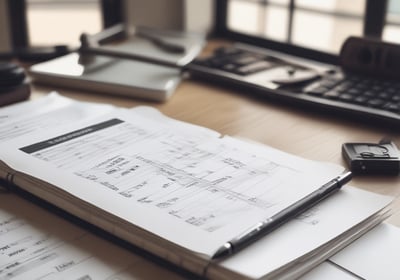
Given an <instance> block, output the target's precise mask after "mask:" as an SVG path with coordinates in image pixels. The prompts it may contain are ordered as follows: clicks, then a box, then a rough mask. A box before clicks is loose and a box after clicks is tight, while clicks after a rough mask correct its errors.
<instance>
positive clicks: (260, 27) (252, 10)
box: [217, 0, 400, 62]
mask: <svg viewBox="0 0 400 280" xmlns="http://www.w3.org/2000/svg"><path fill="white" fill-rule="evenodd" d="M217 4H218V5H217V20H218V26H217V32H219V33H220V34H222V35H225V36H228V37H231V38H232V39H236V40H243V41H247V42H249V43H253V44H258V45H261V46H268V47H270V48H277V49H279V50H281V51H287V52H291V53H294V54H296V55H301V56H305V57H307V56H310V57H315V56H316V55H319V58H321V59H320V60H323V61H327V62H333V61H336V59H337V55H338V53H339V51H340V48H341V45H342V43H343V42H344V41H345V40H346V38H347V37H349V36H370V37H379V38H383V39H385V40H390V41H396V40H397V41H400V3H399V1H398V0H351V1H348V0H323V1H321V0H223V1H217Z"/></svg>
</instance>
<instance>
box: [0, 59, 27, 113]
mask: <svg viewBox="0 0 400 280" xmlns="http://www.w3.org/2000/svg"><path fill="white" fill-rule="evenodd" d="M30 92H31V90H30V85H29V82H28V80H27V77H26V75H25V71H24V69H23V68H22V67H21V66H19V65H17V64H15V63H11V62H0V106H4V105H8V104H11V103H15V102H18V101H22V100H25V99H27V98H28V97H29V95H30Z"/></svg>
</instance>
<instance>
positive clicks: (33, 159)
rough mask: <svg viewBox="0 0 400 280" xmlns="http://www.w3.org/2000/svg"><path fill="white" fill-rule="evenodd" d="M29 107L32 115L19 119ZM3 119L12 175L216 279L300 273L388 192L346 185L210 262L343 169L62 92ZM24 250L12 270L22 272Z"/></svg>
mask: <svg viewBox="0 0 400 280" xmlns="http://www.w3.org/2000/svg"><path fill="white" fill-rule="evenodd" d="M39 103H40V104H42V105H43V106H40V107H38V106H37V104H39ZM30 108H32V110H29V109H30ZM20 110H26V111H28V112H32V113H31V115H30V116H27V115H25V116H23V117H18V115H17V114H16V112H17V111H20ZM0 119H7V122H2V123H0V135H4V136H3V139H2V140H1V141H0V146H1V148H2V149H1V150H0V159H1V160H2V164H1V165H0V176H1V177H2V178H3V179H6V180H8V181H10V182H11V183H14V184H16V185H17V186H19V187H20V188H22V189H24V190H26V191H28V192H30V193H32V194H34V195H36V196H38V197H40V198H42V199H44V200H47V201H48V202H50V203H52V204H54V205H57V206H58V207H60V208H62V209H64V210H65V211H68V212H70V213H72V214H73V215H76V216H78V217H80V218H81V219H83V220H86V221H87V222H88V223H91V224H94V225H96V226H98V227H100V228H102V229H104V230H106V231H108V232H110V233H112V234H114V235H116V236H118V237H120V238H122V239H125V240H127V241H129V242H131V243H132V244H134V245H136V246H138V247H141V248H143V249H145V250H147V251H149V252H151V253H153V254H155V255H157V256H159V257H161V258H164V259H166V260H167V261H169V262H171V263H174V264H175V265H178V266H180V267H182V268H183V269H186V270H189V271H191V272H193V273H195V274H198V275H204V276H206V277H208V278H211V279H232V278H238V279H260V278H262V279H293V278H294V277H298V276H300V275H302V274H304V273H305V272H307V271H308V270H310V269H311V268H313V267H314V266H316V265H317V264H319V263H321V262H323V261H324V260H325V259H327V258H329V257H330V256H331V255H332V254H334V253H335V252H337V251H338V250H339V249H341V248H343V247H344V246H345V245H347V244H348V243H349V242H351V241H353V240H354V239H355V238H357V237H359V236H360V235H362V234H364V233H365V232H366V231H368V230H369V229H370V228H371V227H373V226H375V225H376V224H377V223H379V222H380V221H381V220H382V219H384V218H385V217H386V215H387V211H386V206H387V205H388V204H389V203H390V201H391V198H389V197H385V196H380V195H376V194H372V193H368V192H364V191H361V190H357V189H353V188H351V187H344V189H343V190H341V191H340V192H338V193H337V194H335V195H334V196H332V197H330V198H329V199H327V200H326V201H324V202H323V203H320V204H318V205H317V206H316V207H314V208H312V209H311V210H309V211H308V212H307V213H304V214H303V215H302V216H301V217H299V218H297V219H295V220H293V221H291V222H289V223H287V224H285V225H283V226H282V227H280V228H279V229H277V230H275V231H274V232H272V233H271V234H268V235H267V236H265V237H264V238H262V239H260V240H258V241H257V242H255V243H253V244H252V245H250V246H248V247H247V248H245V249H244V250H242V251H241V252H239V253H237V254H235V255H233V256H231V257H229V258H227V259H223V260H212V259H211V257H212V256H213V255H214V253H215V252H216V250H218V249H219V248H220V247H221V246H222V245H223V244H224V243H225V242H226V241H228V240H231V239H232V238H234V237H236V236H237V235H238V234H240V233H241V232H243V231H245V230H246V229H248V228H250V227H251V226H253V225H255V224H256V223H257V222H259V221H262V220H265V219H267V218H268V217H270V216H271V215H274V214H275V213H278V212H279V211H281V210H283V209H286V207H288V206H289V205H292V204H293V203H294V202H295V201H298V200H299V199H300V198H302V197H304V196H305V195H307V194H309V193H310V192H312V191H314V190H315V189H318V188H319V187H320V186H321V185H323V184H324V183H326V182H327V181H329V180H330V179H331V178H333V177H335V176H337V174H340V172H342V171H343V168H342V167H340V166H337V165H332V164H328V163H321V162H314V161H309V160H306V159H302V158H298V157H295V156H293V155H289V154H286V153H283V152H281V151H278V150H275V149H273V148H271V147H266V146H262V145H258V144H257V145H256V144H250V143H247V142H244V141H240V140H238V139H235V138H231V137H227V136H225V137H220V135H219V134H218V133H217V132H215V131H212V130H209V129H207V128H203V127H198V126H194V125H191V124H187V123H183V122H179V121H176V120H173V119H170V118H167V117H165V116H163V115H161V114H160V113H159V112H158V111H156V110H154V109H152V108H149V107H139V108H136V109H132V110H126V109H121V108H115V107H111V106H105V105H101V104H88V103H81V102H76V101H72V100H69V99H66V98H62V97H59V96H58V95H56V94H53V95H50V96H48V97H47V98H44V99H42V100H37V101H34V102H27V103H22V104H19V105H16V106H13V107H10V108H6V109H4V110H3V111H0ZM15 127H18V128H20V129H19V130H14V128H15ZM350 212H351V213H352V215H347V213H350ZM338 217H340V219H339V218H338ZM5 246H7V244H6V245H5ZM23 252H25V251H22V252H21V254H18V256H22V255H24V253H23ZM15 256H16V255H14V254H9V255H8V258H5V260H4V264H5V266H4V267H5V268H6V267H9V268H10V269H11V271H14V269H16V267H14V266H12V265H11V266H10V264H12V263H13V262H14V261H15V260H14V259H13V257H15ZM82 269H85V268H82ZM89 270H90V269H89ZM19 271H20V270H19ZM86 272H87V273H89V272H88V271H86ZM0 273H1V271H0ZM7 273H8V272H7ZM0 275H1V274H0Z"/></svg>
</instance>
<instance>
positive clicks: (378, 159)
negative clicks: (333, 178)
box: [342, 141, 400, 175]
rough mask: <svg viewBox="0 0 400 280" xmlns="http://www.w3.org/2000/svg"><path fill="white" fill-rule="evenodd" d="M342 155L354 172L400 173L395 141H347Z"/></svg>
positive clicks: (373, 173)
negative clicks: (375, 142) (376, 142)
mask: <svg viewBox="0 0 400 280" xmlns="http://www.w3.org/2000/svg"><path fill="white" fill-rule="evenodd" d="M342 155H343V158H344V159H345V160H346V161H347V164H348V165H349V167H350V170H351V171H352V172H353V173H354V174H366V175H369V174H371V175H398V174H399V172H400V158H399V151H398V149H397V147H396V145H395V144H394V143H393V142H388V141H381V142H380V143H378V144H374V143H345V144H343V146H342Z"/></svg>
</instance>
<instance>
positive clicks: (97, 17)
mask: <svg viewBox="0 0 400 280" xmlns="http://www.w3.org/2000/svg"><path fill="white" fill-rule="evenodd" d="M7 4H8V9H9V14H10V15H11V18H10V19H11V28H12V32H11V34H12V45H13V47H14V48H16V49H18V48H26V47H30V46H54V45H68V46H73V47H76V46H78V45H79V35H80V34H81V33H82V32H88V33H96V32H98V31H100V30H101V29H103V28H104V27H109V26H111V25H113V24H115V23H118V22H121V21H122V13H123V11H122V0H8V2H7ZM43 30H46V32H42V31H43ZM49 34H50V35H49Z"/></svg>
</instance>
